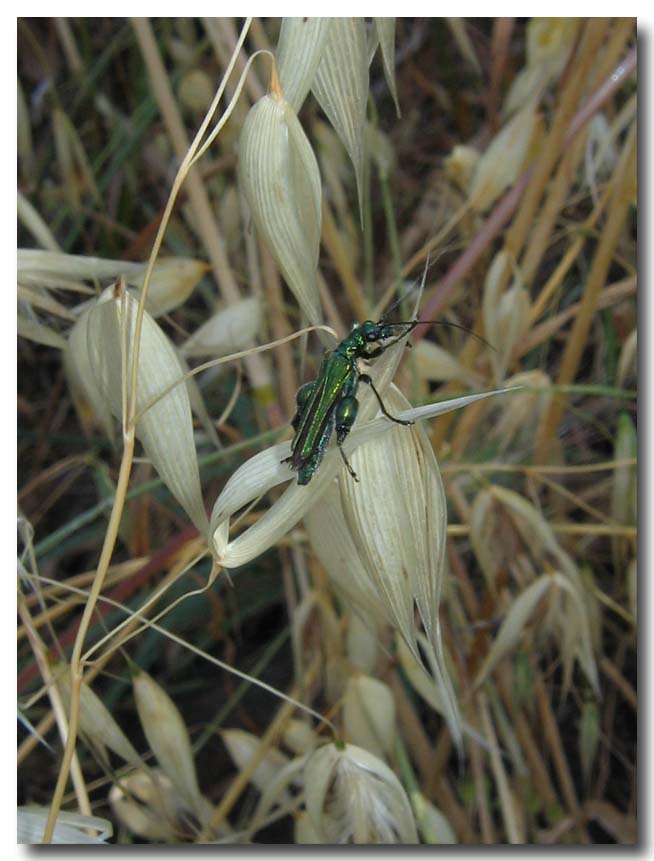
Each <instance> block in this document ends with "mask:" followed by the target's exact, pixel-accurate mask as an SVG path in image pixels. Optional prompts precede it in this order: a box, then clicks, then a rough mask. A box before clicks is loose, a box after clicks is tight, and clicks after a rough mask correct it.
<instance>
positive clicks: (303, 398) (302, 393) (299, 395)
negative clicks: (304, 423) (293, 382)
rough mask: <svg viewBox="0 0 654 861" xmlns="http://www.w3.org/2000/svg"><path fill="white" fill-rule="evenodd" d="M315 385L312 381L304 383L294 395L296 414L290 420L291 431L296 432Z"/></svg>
mask: <svg viewBox="0 0 654 861" xmlns="http://www.w3.org/2000/svg"><path fill="white" fill-rule="evenodd" d="M314 385H315V380H312V381H311V382H310V383H305V384H304V385H303V386H300V388H299V389H298V390H297V392H296V394H295V404H296V407H297V409H296V412H295V415H294V416H293V418H292V419H291V424H292V425H293V430H297V429H298V426H299V424H300V421H301V419H302V414H303V413H304V410H305V408H306V405H307V404H308V403H309V399H310V397H311V393H312V392H313V387H314Z"/></svg>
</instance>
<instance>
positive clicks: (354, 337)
mask: <svg viewBox="0 0 654 861" xmlns="http://www.w3.org/2000/svg"><path fill="white" fill-rule="evenodd" d="M365 347H366V339H365V338H364V337H363V334H362V332H361V328H360V327H359V326H357V327H356V328H353V329H352V331H351V332H350V334H349V335H348V336H347V337H346V338H343V340H342V341H341V343H340V344H339V345H338V347H337V348H336V350H335V352H336V353H340V355H341V356H345V358H347V359H356V358H357V356H361V355H363V353H364V352H365Z"/></svg>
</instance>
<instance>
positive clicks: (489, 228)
mask: <svg viewBox="0 0 654 861" xmlns="http://www.w3.org/2000/svg"><path fill="white" fill-rule="evenodd" d="M636 63H637V53H636V48H632V49H631V50H630V51H629V53H628V54H627V56H626V57H625V58H624V59H623V60H622V61H621V62H620V63H618V65H617V66H616V67H615V69H614V70H613V72H612V73H611V74H610V75H609V77H608V78H607V79H606V80H605V81H604V83H603V84H602V85H601V86H600V87H598V89H597V90H596V91H595V92H594V93H593V95H592V96H591V97H590V98H589V99H588V101H587V102H586V103H585V104H584V105H583V107H581V108H580V109H579V111H577V113H576V114H575V115H574V117H573V118H572V121H571V122H570V126H569V128H568V130H567V132H566V134H565V137H564V139H563V144H562V147H565V146H567V145H568V144H569V143H570V141H571V140H572V139H573V138H574V137H575V135H577V134H578V133H579V132H580V131H581V129H582V128H583V127H584V126H585V125H586V123H587V122H588V121H589V120H590V119H591V117H593V116H594V115H595V114H596V113H597V111H598V110H599V109H600V108H601V107H602V105H604V104H605V102H606V101H608V99H609V98H610V97H611V96H612V95H613V93H615V91H616V90H617V89H619V87H621V86H622V84H623V83H624V82H625V81H626V80H627V78H628V77H629V76H630V75H631V74H632V73H633V72H634V71H635V69H636ZM534 170H535V163H532V164H530V165H529V167H528V168H527V170H526V171H525V172H524V173H523V174H522V176H521V177H520V178H519V179H518V180H517V181H516V183H515V184H514V185H513V187H512V188H511V190H510V191H508V192H507V193H506V194H505V195H504V197H503V198H502V199H501V200H500V202H499V203H498V204H497V206H496V207H495V209H494V210H493V212H492V213H491V215H490V216H489V217H488V218H487V219H486V221H484V223H483V224H482V226H481V228H480V230H479V231H478V233H477V235H476V236H475V238H474V239H473V240H472V242H471V243H470V245H469V246H468V247H467V248H466V250H465V251H464V252H463V254H461V256H460V257H459V258H458V259H457V260H456V262H455V263H454V265H453V266H452V267H451V269H450V270H449V271H448V272H447V273H446V274H445V275H444V276H443V278H442V279H441V280H440V282H439V283H438V285H437V287H436V289H435V290H434V293H433V295H432V297H431V299H430V300H429V301H428V302H427V303H426V304H425V307H424V308H423V310H422V313H421V314H420V317H421V318H422V319H429V320H433V319H435V318H437V317H438V315H439V314H440V313H441V312H442V311H443V309H444V308H445V306H446V305H447V304H448V303H449V301H450V300H451V298H452V295H453V293H454V291H455V289H456V287H457V286H458V284H459V282H460V281H461V279H462V278H464V277H465V276H466V275H467V274H468V272H469V271H470V270H471V269H472V267H473V266H474V265H475V263H476V262H477V260H479V258H480V257H481V255H482V253H483V252H484V251H485V250H486V248H487V247H488V246H489V245H490V243H491V242H492V241H493V239H495V237H496V236H498V234H499V233H500V231H501V230H502V228H503V227H504V226H505V225H506V224H507V223H508V222H509V220H510V219H511V216H512V215H513V213H514V212H515V210H516V208H517V206H518V203H519V202H520V198H521V197H522V195H523V194H524V191H525V189H526V188H527V186H528V184H529V180H530V179H531V176H532V174H533V172H534ZM428 328H429V326H428V324H425V325H421V326H417V327H416V328H415V329H414V331H413V333H412V335H411V339H412V341H414V342H416V341H419V340H420V338H422V337H423V336H424V334H425V332H426V331H427V329H428Z"/></svg>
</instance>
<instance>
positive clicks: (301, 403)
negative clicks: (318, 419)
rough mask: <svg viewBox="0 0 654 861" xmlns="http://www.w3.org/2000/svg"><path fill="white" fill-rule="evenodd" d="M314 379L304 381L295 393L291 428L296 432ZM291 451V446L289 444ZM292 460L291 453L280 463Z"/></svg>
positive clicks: (309, 396)
mask: <svg viewBox="0 0 654 861" xmlns="http://www.w3.org/2000/svg"><path fill="white" fill-rule="evenodd" d="M315 382H316V381H315V380H312V381H311V382H310V383H304V385H302V386H300V388H299V389H298V390H297V392H296V393H295V404H296V411H295V415H294V416H293V418H292V419H291V426H292V427H293V430H294V431H295V433H296V434H297V431H298V428H299V427H300V424H301V422H302V416H303V415H304V410H305V409H306V406H307V404H308V403H309V399H310V398H311V393H312V392H313V387H314V385H315ZM291 452H292V446H291ZM292 460H293V454H292V453H291V454H290V455H289V456H288V457H285V458H284V460H282V461H280V462H281V463H290V462H291V461H292Z"/></svg>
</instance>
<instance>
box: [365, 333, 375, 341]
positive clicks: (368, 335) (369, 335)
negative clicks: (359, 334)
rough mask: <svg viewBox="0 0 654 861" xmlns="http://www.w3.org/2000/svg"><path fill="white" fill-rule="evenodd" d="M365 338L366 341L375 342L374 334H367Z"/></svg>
mask: <svg viewBox="0 0 654 861" xmlns="http://www.w3.org/2000/svg"><path fill="white" fill-rule="evenodd" d="M366 338H367V340H368V341H376V340H377V333H376V332H368V334H367V335H366Z"/></svg>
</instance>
